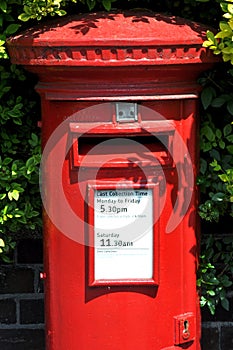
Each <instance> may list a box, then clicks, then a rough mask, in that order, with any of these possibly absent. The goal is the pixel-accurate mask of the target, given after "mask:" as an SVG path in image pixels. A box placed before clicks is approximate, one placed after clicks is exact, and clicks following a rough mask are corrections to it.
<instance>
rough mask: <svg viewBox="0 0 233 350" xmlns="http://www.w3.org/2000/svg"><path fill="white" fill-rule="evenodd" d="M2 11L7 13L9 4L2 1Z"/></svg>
mask: <svg viewBox="0 0 233 350" xmlns="http://www.w3.org/2000/svg"><path fill="white" fill-rule="evenodd" d="M0 9H1V10H2V12H6V10H7V3H6V1H4V0H0Z"/></svg>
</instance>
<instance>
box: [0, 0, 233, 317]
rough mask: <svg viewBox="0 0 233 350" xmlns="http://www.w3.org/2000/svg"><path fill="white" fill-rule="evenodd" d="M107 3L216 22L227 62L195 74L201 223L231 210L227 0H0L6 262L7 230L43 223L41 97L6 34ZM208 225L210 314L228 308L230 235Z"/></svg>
mask: <svg viewBox="0 0 233 350" xmlns="http://www.w3.org/2000/svg"><path fill="white" fill-rule="evenodd" d="M220 6H221V9H220ZM112 8H149V9H151V10H153V11H156V12H165V13H168V14H174V15H180V16H182V17H186V18H189V19H193V20H196V21H200V22H202V23H206V24H212V25H214V26H215V27H216V28H218V27H219V31H218V32H217V34H213V32H212V31H209V32H207V38H206V39H207V40H206V41H205V43H204V46H206V47H209V48H210V49H211V50H213V51H214V53H215V54H218V55H222V57H223V61H224V62H225V63H223V64H220V65H219V68H218V69H217V70H215V71H211V72H206V73H205V74H204V75H203V76H202V77H201V78H200V84H201V85H203V92H202V95H201V101H202V122H201V135H200V142H201V145H200V146H201V167H200V175H199V178H198V184H199V186H200V189H201V203H200V216H201V218H202V219H203V220H204V221H205V222H207V223H208V222H209V223H212V222H219V221H220V222H221V220H225V218H226V217H227V218H229V217H230V216H232V203H233V160H232V159H233V157H232V155H233V130H232V115H233V93H232V87H233V69H232V66H231V65H232V64H233V41H232V40H233V39H232V37H233V33H232V28H233V1H232V0H230V1H228V2H221V3H220V4H219V2H218V1H217V0H216V1H215V0H199V1H197V0H185V1H181V0H177V1H166V0H165V1H164V0H163V1H162V0H161V1H160V0H158V1H154V0H153V1H152V0H144V1H143V0H140V1H135V0H128V1H115V0H114V1H112V0H74V1H71V0H46V1H45V0H24V1H21V0H0V27H1V32H0V33H1V34H0V60H1V62H0V77H1V79H0V98H1V100H0V101H1V102H0V125H1V129H0V145H1V156H0V203H1V207H0V257H1V259H2V260H3V261H5V262H8V261H9V252H10V250H11V249H13V248H14V242H13V240H12V238H11V237H12V233H14V232H20V231H22V230H24V231H25V230H27V229H28V230H34V229H37V228H40V227H41V214H40V213H41V200H40V195H39V186H38V183H39V179H38V168H39V163H40V130H39V128H38V127H37V121H38V120H39V119H40V108H39V105H40V104H39V101H38V97H37V95H36V94H35V92H34V88H33V87H34V84H35V81H34V77H32V76H30V75H28V74H27V73H25V72H24V71H23V70H22V69H21V68H19V67H16V66H14V65H11V64H10V62H9V58H8V54H7V50H6V46H5V41H6V39H7V37H8V36H10V35H12V34H15V33H16V32H17V31H19V30H21V29H24V28H26V27H31V26H33V25H34V24H35V23H37V22H38V21H41V20H42V21H46V20H47V19H49V18H50V17H51V16H52V17H53V16H63V15H66V13H68V14H69V13H79V12H84V11H93V10H106V11H109V10H111V9H112ZM222 11H223V12H222ZM219 22H220V24H219ZM208 227H210V226H208V224H207V225H205V229H204V231H205V232H204V233H206V234H204V235H203V238H202V251H201V258H200V269H199V277H198V285H199V286H200V287H201V288H202V297H201V305H202V306H203V305H207V306H208V307H209V309H210V311H211V313H214V312H215V307H216V305H217V304H218V303H221V304H222V306H223V307H224V308H225V309H228V308H229V303H228V299H227V292H228V290H229V289H230V288H231V285H232V282H231V281H230V280H231V279H232V274H233V259H232V251H233V249H232V248H233V240H232V236H230V235H228V236H224V237H223V239H219V236H218V238H215V236H213V235H209V228H208ZM219 233H220V234H221V232H219ZM222 233H224V232H222Z"/></svg>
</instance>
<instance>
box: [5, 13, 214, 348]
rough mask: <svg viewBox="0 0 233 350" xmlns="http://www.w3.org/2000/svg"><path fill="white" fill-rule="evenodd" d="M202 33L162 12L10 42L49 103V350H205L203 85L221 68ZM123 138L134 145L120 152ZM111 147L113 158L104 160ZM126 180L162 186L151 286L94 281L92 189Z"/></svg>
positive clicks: (36, 31) (49, 30)
mask: <svg viewBox="0 0 233 350" xmlns="http://www.w3.org/2000/svg"><path fill="white" fill-rule="evenodd" d="M205 30H206V28H204V27H202V26H200V25H199V24H196V23H193V22H188V21H184V20H181V19H177V18H174V17H164V16H162V15H155V14H153V13H140V12H131V13H109V14H108V13H97V14H89V15H83V16H75V17H71V18H65V19H63V20H59V21H54V22H52V23H51V24H45V25H44V27H41V26H39V27H36V28H32V29H30V30H28V31H27V32H24V33H22V34H21V35H18V36H16V37H14V38H11V39H10V40H9V42H8V48H9V52H10V55H11V59H12V62H13V63H17V64H22V65H24V66H25V68H26V69H28V70H30V71H32V72H34V73H36V74H37V75H38V77H39V83H38V85H37V91H38V92H39V93H40V95H41V99H42V139H43V147H44V153H45V157H44V161H45V167H44V184H43V187H44V193H45V194H44V198H46V199H45V209H46V211H47V213H46V212H45V213H44V253H45V261H44V262H45V274H43V277H44V278H45V296H46V303H45V309H46V344H47V350H67V349H68V350H76V349H80V350H93V349H98V350H109V349H111V350H120V349H122V348H125V349H127V350H142V349H145V350H147V349H148V350H162V349H163V350H165V349H169V350H170V349H180V348H181V349H182V348H185V349H190V350H198V349H200V345H199V340H200V316H199V306H198V297H197V293H196V269H197V264H198V259H197V254H198V239H199V231H198V220H197V213H196V209H197V193H196V189H195V185H194V183H195V176H196V171H197V170H196V169H197V167H198V160H197V159H198V146H197V140H196V138H197V134H198V115H197V114H198V113H197V97H198V92H199V90H200V89H199V86H198V85H197V83H196V80H197V77H198V75H199V74H200V73H201V72H202V71H204V70H206V69H207V68H209V67H211V66H212V64H213V62H214V61H216V59H215V58H214V57H213V56H211V54H210V53H209V52H206V49H204V48H202V42H203V39H204V35H205ZM117 101H128V102H135V103H137V104H138V111H139V117H138V120H137V121H132V122H129V123H121V122H117V120H116V116H115V114H114V108H113V106H114V102H117ZM102 102H108V103H105V104H104V105H103V104H102ZM61 125H62V128H61ZM60 128H61V129H60ZM54 131H56V132H55V134H54ZM54 135H55V136H54ZM122 137H123V138H124V139H127V140H131V141H132V142H136V143H137V147H135V148H134V147H131V146H130V145H128V144H125V148H122V144H121V143H119V142H118V143H117V144H116V147H115V146H114V145H115V144H114V142H113V143H111V142H112V139H113V138H116V139H117V140H120V139H121V138H122ZM152 137H155V138H157V141H155V142H154V141H153V140H154V139H153V138H152ZM51 140H52V141H51ZM70 140H71V141H70ZM158 140H159V141H161V140H162V141H161V142H162V145H161V142H158ZM105 141H108V142H110V146H111V147H109V152H108V147H105V148H103V147H102V148H101V152H102V153H98V152H99V151H98V147H99V146H100V145H101V144H102V142H105ZM140 145H142V147H146V148H147V152H144V151H143V148H141V146H140ZM95 147H97V151H95ZM106 150H107V152H106ZM184 150H185V151H184ZM111 152H112V153H111ZM109 153H110V158H109ZM188 155H190V158H189V156H188ZM171 158H173V159H171ZM132 159H134V161H133V160H132ZM83 162H84V164H83ZM192 174H194V179H193V182H192V181H191V179H192ZM117 183H121V184H125V185H127V186H128V187H129V188H145V186H149V187H148V188H150V186H152V187H153V186H155V184H156V186H157V187H156V188H157V189H158V190H156V191H154V192H153V193H154V195H153V215H154V216H156V210H157V209H158V208H159V205H160V204H162V206H163V209H162V211H161V214H160V215H159V218H158V217H157V218H156V220H155V221H156V222H155V224H154V231H153V232H154V241H153V244H154V247H153V256H154V258H153V268H152V269H153V273H154V275H153V279H152V280H149V279H148V280H146V279H145V280H143V281H142V280H140V279H139V280H130V281H127V280H125V279H124V280H115V281H114V282H113V281H112V280H110V281H109V283H108V281H107V280H105V281H102V280H101V281H96V279H95V263H94V261H95V260H94V254H95V251H94V250H93V247H88V244H87V239H91V238H90V237H93V227H94V226H95V221H94V211H93V206H91V203H93V201H94V199H93V193H92V194H91V195H89V196H88V195H87V193H88V188H89V187H90V184H92V191H94V189H96V188H99V187H98V186H100V188H103V189H106V188H108V186H112V187H113V188H114V186H115V185H114V184H117ZM191 185H192V186H191ZM96 186H97V187H96ZM189 187H194V192H193V194H192V196H191V197H190V198H189V200H188V199H187V198H188V196H189V194H190V193H191V192H192V190H193V188H189ZM162 199H163V200H164V201H163V203H160V202H161V201H162ZM187 201H188V202H189V203H188V204H189V205H188V206H187V208H186V209H185V205H186V202H187ZM67 206H68V209H67ZM182 210H183V211H182ZM171 217H173V221H171ZM175 221H176V222H177V225H174V222H175ZM169 223H170V224H169ZM168 224H169V225H170V226H169V227H170V233H168ZM88 226H91V227H92V228H91V229H89V228H88Z"/></svg>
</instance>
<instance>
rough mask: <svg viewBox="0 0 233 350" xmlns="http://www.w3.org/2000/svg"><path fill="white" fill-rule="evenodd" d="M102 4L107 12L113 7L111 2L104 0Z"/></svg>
mask: <svg viewBox="0 0 233 350" xmlns="http://www.w3.org/2000/svg"><path fill="white" fill-rule="evenodd" d="M102 4H103V6H104V8H105V10H106V11H110V10H111V7H112V3H111V0H102Z"/></svg>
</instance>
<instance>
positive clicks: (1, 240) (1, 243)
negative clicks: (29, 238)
mask: <svg viewBox="0 0 233 350" xmlns="http://www.w3.org/2000/svg"><path fill="white" fill-rule="evenodd" d="M0 247H5V243H4V240H3V239H2V238H0Z"/></svg>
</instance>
